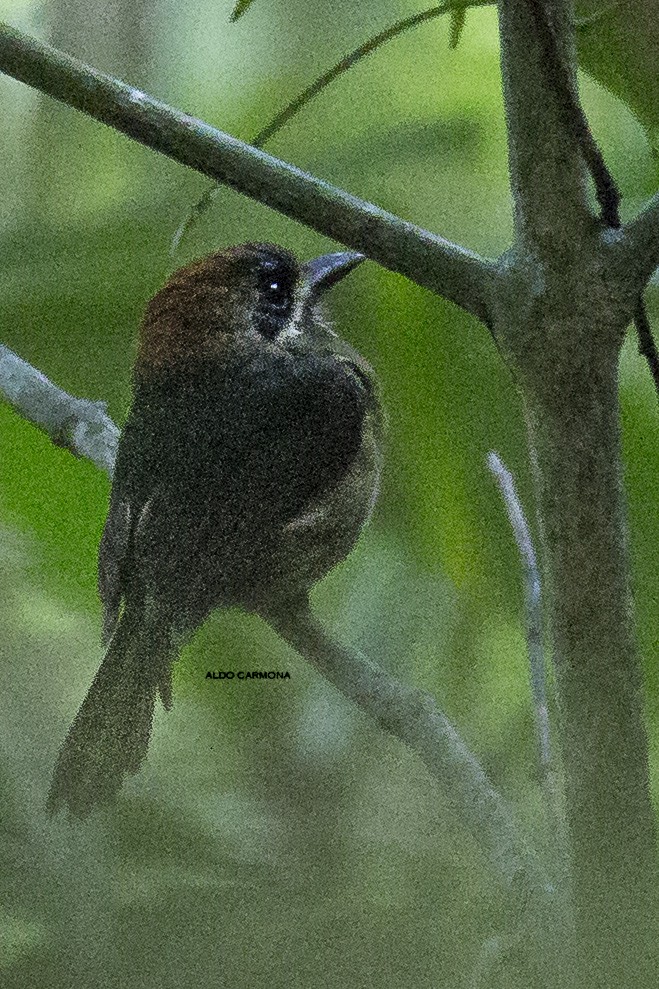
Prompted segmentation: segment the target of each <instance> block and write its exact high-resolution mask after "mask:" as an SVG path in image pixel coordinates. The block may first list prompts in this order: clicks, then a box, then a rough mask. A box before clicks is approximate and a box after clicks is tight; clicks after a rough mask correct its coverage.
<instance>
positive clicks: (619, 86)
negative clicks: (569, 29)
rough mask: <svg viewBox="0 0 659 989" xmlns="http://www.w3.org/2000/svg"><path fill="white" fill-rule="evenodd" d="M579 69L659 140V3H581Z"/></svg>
mask: <svg viewBox="0 0 659 989" xmlns="http://www.w3.org/2000/svg"><path fill="white" fill-rule="evenodd" d="M576 14H577V17H578V18H580V19H584V21H585V22H584V23H583V25H582V27H581V28H580V29H579V30H578V31H577V48H578V53H579V64H580V65H581V66H582V68H584V69H585V70H586V71H587V72H589V73H590V75H592V76H593V78H594V79H596V80H597V81H598V82H600V83H601V84H602V85H603V86H606V87H607V88H608V89H610V90H611V92H612V93H614V94H615V95H616V96H617V97H618V98H619V99H621V100H623V102H625V103H626V104H627V105H628V106H629V108H630V110H631V111H632V113H634V114H635V115H636V116H637V117H638V119H639V121H640V122H641V123H642V124H643V126H644V127H645V129H646V131H647V133H648V137H649V139H650V142H651V143H652V145H653V146H654V147H656V146H657V141H658V139H659V71H657V66H658V65H659V0H619V2H617V3H612V4H611V3H607V2H606V0H579V2H578V3H577V5H576Z"/></svg>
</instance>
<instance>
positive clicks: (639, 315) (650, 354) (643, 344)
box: [634, 298, 659, 396]
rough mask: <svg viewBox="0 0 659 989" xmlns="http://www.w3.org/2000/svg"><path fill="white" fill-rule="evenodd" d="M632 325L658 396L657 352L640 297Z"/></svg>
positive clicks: (658, 365) (639, 350)
mask: <svg viewBox="0 0 659 989" xmlns="http://www.w3.org/2000/svg"><path fill="white" fill-rule="evenodd" d="M634 325H635V327H636V332H637V334H638V352H639V354H641V355H642V356H643V357H645V360H646V362H647V365H648V367H649V369H650V374H651V375H652V380H653V381H654V387H655V392H656V394H657V396H659V354H657V345H656V343H655V341H654V337H653V336H652V327H651V326H650V320H649V318H648V313H647V309H646V308H645V302H644V301H643V299H642V298H641V299H640V300H639V303H638V307H637V309H636V313H635V315H634Z"/></svg>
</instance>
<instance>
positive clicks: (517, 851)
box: [266, 602, 550, 899]
mask: <svg viewBox="0 0 659 989" xmlns="http://www.w3.org/2000/svg"><path fill="white" fill-rule="evenodd" d="M266 618H267V620H268V622H269V623H270V624H271V625H272V626H273V628H275V629H276V630H277V632H279V634H280V635H281V636H282V638H284V639H286V641H287V642H289V643H290V644H291V645H292V646H293V648H294V649H296V650H297V652H299V653H300V655H301V656H303V657H304V658H305V659H306V660H307V661H308V662H309V663H311V665H312V666H314V667H315V668H316V669H317V670H318V671H319V672H320V673H322V675H323V676H324V677H325V678H326V679H327V680H329V681H330V683H332V684H334V686H335V687H337V688H338V689H339V690H340V691H341V693H342V694H345V696H346V697H348V698H349V699H350V700H352V701H354V702H355V703H356V704H357V705H358V706H359V707H360V708H361V709H362V710H363V711H364V712H365V713H366V714H368V715H370V717H371V718H373V720H374V721H375V722H376V723H377V724H378V725H379V726H380V727H381V728H382V729H383V730H384V731H387V732H389V733H391V734H392V735H394V736H395V737H396V738H398V739H400V741H402V742H404V744H405V745H407V746H408V747H409V748H410V749H411V750H412V751H413V752H415V753H416V755H418V756H419V757H420V758H421V760H422V761H423V762H424V764H425V765H426V767H427V768H428V769H429V770H430V772H431V774H432V775H433V776H434V777H435V778H436V779H437V780H438V781H439V782H440V784H441V785H442V786H443V787H445V789H446V792H447V794H448V796H449V799H450V801H451V803H452V805H454V806H455V808H456V810H457V811H458V812H459V813H460V814H461V816H462V819H463V820H464V822H465V823H466V825H467V827H469V828H470V830H471V832H472V834H473V836H474V838H475V840H476V841H477V842H478V844H479V845H480V846H481V847H482V848H483V849H484V851H485V853H486V854H487V857H488V859H489V861H490V863H491V865H492V866H493V867H494V868H495V870H496V872H497V873H498V874H499V875H500V876H501V877H502V878H503V879H504V880H506V882H508V883H509V884H511V886H514V887H517V888H518V890H520V891H521V889H522V888H523V889H524V890H525V892H526V893H528V892H529V890H531V891H533V892H534V893H535V894H536V896H539V897H540V898H541V899H544V898H546V897H547V896H549V895H550V890H549V888H548V887H547V886H546V881H545V879H544V877H543V876H542V874H541V871H540V868H539V864H538V862H537V860H536V858H535V856H534V855H533V853H532V852H531V851H530V849H529V848H528V847H527V846H526V844H525V841H524V839H523V837H522V835H521V834H520V832H519V830H518V828H517V825H516V823H515V821H514V819H513V817H512V815H511V814H510V811H509V809H508V807H507V806H506V805H505V803H504V801H503V799H502V798H501V796H500V794H499V793H497V791H496V790H495V789H494V788H493V787H492V785H491V783H490V781H489V780H488V778H487V776H486V775H485V772H484V770H483V768H482V767H481V765H480V764H479V763H478V761H477V759H476V758H475V756H474V755H473V754H472V753H471V752H470V751H469V749H468V748H467V746H466V745H465V743H464V742H463V740H462V739H461V738H460V735H459V734H458V732H457V730H456V729H455V728H454V726H453V725H452V724H451V722H450V721H449V720H448V718H447V717H446V715H445V714H444V713H443V712H442V711H440V710H439V708H438V707H437V704H436V702H435V700H434V698H433V697H431V696H430V694H427V693H425V692H423V691H421V690H416V689H414V688H413V687H409V686H407V685H406V684H403V683H400V681H398V680H396V679H395V678H394V677H392V676H390V675H389V673H387V672H386V670H383V669H382V668H381V667H379V666H377V665H376V664H375V663H373V662H371V660H369V659H368V658H367V657H366V656H364V655H363V654H362V653H360V652H358V651H357V650H355V649H351V648H349V647H347V646H344V645H341V644H340V643H338V642H336V641H335V640H334V639H333V638H331V637H330V636H329V635H328V634H327V632H326V631H325V629H324V628H323V626H322V625H321V624H320V622H318V620H317V619H316V618H315V617H314V615H313V614H312V612H311V610H310V609H309V607H308V605H307V604H306V602H303V603H301V604H297V605H296V604H290V603H289V602H287V604H286V605H285V606H283V607H282V608H280V609H279V610H277V611H273V612H271V613H269V614H268V615H267V616H266Z"/></svg>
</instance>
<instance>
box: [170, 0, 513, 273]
mask: <svg viewBox="0 0 659 989" xmlns="http://www.w3.org/2000/svg"><path fill="white" fill-rule="evenodd" d="M493 2H494V0H468V2H465V0H446V3H442V4H439V6H438V7H430V8H429V9H428V10H422V11H420V12H419V13H417V14H412V15H411V16H410V17H404V18H402V19H401V20H399V21H396V22H395V23H394V24H390V25H389V27H387V28H385V29H384V30H383V31H380V33H379V34H376V35H374V36H373V37H372V38H369V39H368V40H367V41H365V42H364V43H363V44H361V45H359V47H358V48H355V49H353V51H351V52H349V53H348V54H347V55H345V56H344V58H342V59H341V61H340V62H337V63H336V65H333V66H332V67H331V68H330V69H328V70H327V71H326V72H323V73H322V74H321V75H320V76H318V77H317V78H316V79H314V81H313V82H312V83H310V84H309V85H308V86H307V87H306V88H305V89H303V90H302V92H301V93H298V95H297V96H295V97H293V99H292V100H289V102H288V103H287V104H286V106H285V107H283V109H282V110H280V111H279V113H276V114H275V116H274V117H272V119H271V120H270V121H268V123H267V124H266V125H265V127H263V128H262V129H261V130H260V131H259V132H258V133H257V135H256V137H254V138H253V139H252V141H251V144H252V146H253V147H255V148H262V147H263V145H264V144H266V142H267V141H269V140H270V138H271V137H274V136H275V134H278V133H279V131H280V130H281V129H282V128H283V127H285V126H286V124H287V123H288V122H289V121H290V120H293V119H294V117H296V116H297V114H298V113H300V111H301V110H303V109H304V107H305V106H308V105H309V103H311V102H312V101H313V100H315V98H316V97H317V96H319V95H320V94H321V93H322V92H323V91H324V90H325V89H327V87H328V86H330V85H331V84H332V83H333V82H335V81H336V80H337V79H338V78H340V76H342V75H343V74H344V73H346V72H348V71H349V70H350V69H352V68H353V66H355V65H357V63H358V62H361V61H362V60H363V59H365V58H368V56H369V55H372V54H373V53H374V52H376V51H377V50H378V49H379V48H381V47H382V46H383V45H385V44H387V42H389V41H392V40H393V39H394V38H397V37H399V36H400V35H401V34H404V33H405V31H409V30H411V29H413V28H415V27H419V26H420V25H421V24H425V23H427V22H428V21H431V20H434V19H435V18H437V17H440V16H442V15H443V14H448V13H453V14H456V15H460V14H461V15H462V22H460V21H458V23H463V22H464V15H465V11H466V10H467V9H468V8H469V7H486V6H489V5H491V4H492V3H493ZM455 24H456V22H453V25H454V26H455ZM455 40H456V44H457V37H456V39H455ZM450 46H451V47H455V45H454V44H453V27H452V34H451V43H450ZM220 189H221V186H211V188H210V189H207V190H206V192H204V194H203V195H202V196H200V198H199V199H198V200H197V202H196V203H195V204H194V205H193V206H192V207H191V209H190V210H189V212H188V214H187V216H186V217H185V219H184V220H183V222H182V223H181V224H180V226H179V227H178V229H177V231H176V233H175V234H174V236H173V238H172V243H171V248H170V255H172V256H173V255H174V254H175V253H176V251H177V250H178V247H179V244H180V243H181V241H182V240H183V238H184V237H185V235H186V234H187V233H188V232H189V231H190V230H191V229H192V227H193V226H194V224H195V222H196V220H197V219H198V218H199V217H200V216H202V215H203V214H204V213H205V212H206V210H207V209H209V207H210V205H211V203H212V202H213V199H214V198H215V196H216V195H217V193H218V192H219V191H220Z"/></svg>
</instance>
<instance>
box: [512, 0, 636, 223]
mask: <svg viewBox="0 0 659 989" xmlns="http://www.w3.org/2000/svg"><path fill="white" fill-rule="evenodd" d="M527 2H528V4H529V7H530V9H531V12H532V14H533V19H534V21H535V27H536V32H537V36H538V39H539V41H540V44H541V48H542V55H543V57H542V60H541V64H542V65H543V68H544V70H545V72H546V73H547V79H548V82H549V85H550V86H551V88H552V90H553V91H554V93H555V95H556V97H557V100H558V105H559V107H560V110H561V112H562V114H563V119H564V121H565V124H566V127H567V129H568V131H571V132H572V136H573V138H574V142H575V144H576V145H577V146H578V147H579V148H580V149H581V153H582V155H583V157H584V162H585V164H586V167H587V169H588V171H589V172H590V175H591V178H592V180H593V183H594V185H595V194H596V196H597V202H598V203H599V206H600V210H601V218H602V222H603V223H605V224H606V225H607V226H609V227H619V226H620V193H619V191H618V187H617V186H616V183H615V181H614V179H613V176H612V175H611V172H610V171H609V170H608V168H607V167H606V162H605V161H604V157H603V155H602V152H601V151H600V149H599V146H598V144H597V142H596V141H595V138H594V137H593V133H592V131H591V129H590V124H589V123H588V118H587V117H586V114H585V113H584V111H583V108H582V106H581V102H580V100H579V91H578V88H577V81H576V78H575V76H574V74H573V73H570V71H569V68H568V67H569V64H570V63H569V62H568V61H566V60H565V59H564V58H563V57H562V53H561V47H560V43H559V40H558V38H557V36H556V33H555V31H554V26H553V23H552V20H551V15H550V13H549V5H548V4H547V2H546V0H527Z"/></svg>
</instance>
